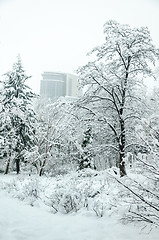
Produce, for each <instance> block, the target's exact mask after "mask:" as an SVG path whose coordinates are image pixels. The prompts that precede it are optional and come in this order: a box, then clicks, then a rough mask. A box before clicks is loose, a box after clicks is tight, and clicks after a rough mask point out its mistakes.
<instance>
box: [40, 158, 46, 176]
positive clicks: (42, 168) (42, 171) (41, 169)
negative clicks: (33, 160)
mask: <svg viewBox="0 0 159 240" xmlns="http://www.w3.org/2000/svg"><path fill="white" fill-rule="evenodd" d="M45 163H46V158H45V159H44V161H43V163H42V166H41V168H40V172H39V176H40V177H41V176H42V175H43V174H44V167H45Z"/></svg>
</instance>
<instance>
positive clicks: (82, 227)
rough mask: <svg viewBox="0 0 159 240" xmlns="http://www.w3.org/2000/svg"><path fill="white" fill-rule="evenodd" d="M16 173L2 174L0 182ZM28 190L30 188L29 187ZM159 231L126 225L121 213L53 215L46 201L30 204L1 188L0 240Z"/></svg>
mask: <svg viewBox="0 0 159 240" xmlns="http://www.w3.org/2000/svg"><path fill="white" fill-rule="evenodd" d="M12 178H14V179H15V180H17V181H19V180H18V178H17V177H16V176H2V175H1V176H0V183H1V184H2V182H5V183H6V182H8V183H9V182H11V181H12ZM26 190H27V189H26ZM158 237H159V230H158V229H153V230H152V231H151V232H149V230H146V231H145V230H141V226H139V225H136V226H134V224H131V225H130V224H127V225H123V224H122V223H121V222H120V221H119V216H118V215H115V214H113V215H111V216H110V215H105V216H104V217H102V218H100V217H97V216H96V215H95V213H93V212H91V211H87V210H84V209H82V210H80V211H78V212H77V213H75V212H73V213H70V214H62V213H57V214H53V213H51V212H50V210H49V208H48V207H47V206H45V205H44V204H41V205H35V206H34V207H32V206H29V205H28V204H27V201H20V200H18V199H16V198H13V197H12V192H10V194H8V193H7V191H4V190H0V240H36V239H37V240H134V239H135V240H143V239H144V240H158Z"/></svg>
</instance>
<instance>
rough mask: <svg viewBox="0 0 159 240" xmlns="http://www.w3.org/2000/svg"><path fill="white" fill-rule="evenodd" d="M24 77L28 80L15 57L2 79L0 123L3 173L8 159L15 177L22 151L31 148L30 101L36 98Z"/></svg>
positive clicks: (31, 121)
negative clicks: (11, 67) (11, 66)
mask: <svg viewBox="0 0 159 240" xmlns="http://www.w3.org/2000/svg"><path fill="white" fill-rule="evenodd" d="M28 78H30V77H28V76H27V75H26V74H25V71H24V70H23V67H22V64H21V59H20V57H19V56H18V58H17V62H16V63H15V64H14V65H13V69H12V71H10V72H8V73H6V74H5V80H4V81H3V82H2V84H3V88H2V90H1V106H2V109H1V116H3V122H1V126H0V133H1V136H2V137H3V139H4V141H3V144H2V147H1V148H2V150H3V151H2V152H3V154H4V155H5V156H6V157H7V165H6V169H5V174H7V173H8V169H9V165H10V162H11V160H12V161H13V162H14V163H15V164H16V171H17V174H18V173H19V171H20V161H22V160H23V159H24V153H25V150H29V149H30V148H31V147H32V146H33V145H34V134H35V128H34V123H35V113H34V111H33V109H32V100H33V98H34V97H35V96H36V95H35V94H34V93H33V92H32V91H31V89H30V88H29V87H28V86H27V85H26V84H25V82H26V80H27V79H28Z"/></svg>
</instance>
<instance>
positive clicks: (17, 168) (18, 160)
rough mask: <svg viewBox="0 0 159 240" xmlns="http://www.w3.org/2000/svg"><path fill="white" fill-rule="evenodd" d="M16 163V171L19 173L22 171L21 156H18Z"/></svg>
mask: <svg viewBox="0 0 159 240" xmlns="http://www.w3.org/2000/svg"><path fill="white" fill-rule="evenodd" d="M15 164H16V172H17V174H19V172H20V159H19V158H17V159H16V160H15Z"/></svg>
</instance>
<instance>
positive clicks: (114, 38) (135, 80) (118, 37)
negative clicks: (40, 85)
mask: <svg viewBox="0 0 159 240" xmlns="http://www.w3.org/2000/svg"><path fill="white" fill-rule="evenodd" d="M104 34H105V42H104V44H102V45H101V46H98V47H96V48H94V49H93V50H92V51H91V53H90V55H91V56H93V57H94V60H93V61H91V62H88V64H86V65H85V66H83V67H81V68H80V69H79V71H78V73H79V79H80V83H81V86H82V87H84V89H85V90H86V92H85V95H84V97H83V99H82V100H81V102H80V107H81V108H85V109H87V111H89V112H90V114H91V115H92V117H93V118H94V119H96V121H99V122H103V124H106V125H107V126H108V127H109V129H110V132H111V134H112V135H113V139H112V140H113V141H112V143H111V144H110V147H113V149H116V151H117V152H118V154H119V160H118V165H119V167H120V175H121V176H124V175H126V170H125V161H124V159H125V153H126V150H127V149H128V148H130V146H131V144H132V143H133V142H134V139H135V136H134V132H135V131H134V125H136V124H137V121H138V119H139V118H140V115H141V111H140V109H141V96H139V95H138V94H137V92H138V90H139V89H140V87H141V86H142V83H143V78H144V77H146V76H149V77H152V75H153V74H152V70H151V66H152V64H155V61H156V59H157V58H158V57H159V50H158V49H156V48H155V46H154V45H153V43H152V40H151V37H150V33H149V31H148V29H147V28H146V27H141V28H131V27H130V26H129V25H122V24H119V23H117V22H116V21H112V20H111V21H108V22H106V24H105V25H104ZM142 107H143V106H142Z"/></svg>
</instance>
